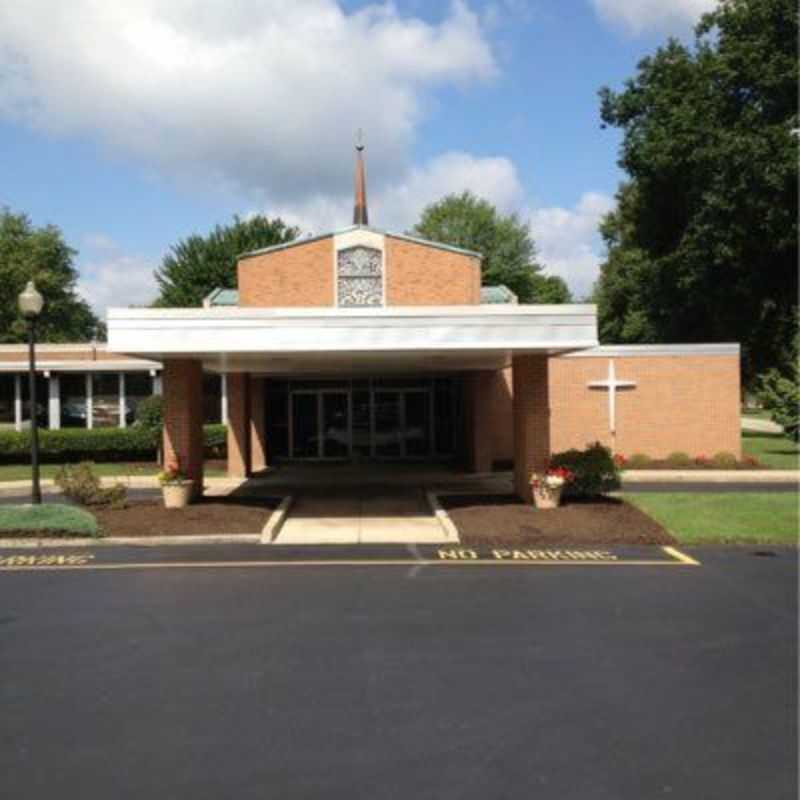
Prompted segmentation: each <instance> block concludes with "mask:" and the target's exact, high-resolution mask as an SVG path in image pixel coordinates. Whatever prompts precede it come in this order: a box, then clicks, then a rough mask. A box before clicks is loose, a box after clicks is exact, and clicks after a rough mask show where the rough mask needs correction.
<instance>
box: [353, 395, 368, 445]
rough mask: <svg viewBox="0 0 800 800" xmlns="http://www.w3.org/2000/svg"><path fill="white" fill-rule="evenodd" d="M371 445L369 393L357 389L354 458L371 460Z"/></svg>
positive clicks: (355, 397)
mask: <svg viewBox="0 0 800 800" xmlns="http://www.w3.org/2000/svg"><path fill="white" fill-rule="evenodd" d="M371 444H372V435H371V433H370V399H369V392H368V391H361V390H360V389H356V390H354V391H353V456H354V457H357V458H369V457H370V456H371V455H372V447H371Z"/></svg>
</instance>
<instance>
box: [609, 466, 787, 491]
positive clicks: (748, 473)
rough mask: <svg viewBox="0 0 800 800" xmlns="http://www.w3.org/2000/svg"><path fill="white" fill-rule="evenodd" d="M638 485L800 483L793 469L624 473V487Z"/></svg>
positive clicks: (668, 470)
mask: <svg viewBox="0 0 800 800" xmlns="http://www.w3.org/2000/svg"><path fill="white" fill-rule="evenodd" d="M638 483H754V484H758V483H800V471H798V470H792V469H758V470H755V469H753V470H745V469H738V470H737V469H732V470H722V469H636V470H626V471H625V472H623V473H622V485H623V487H624V486H625V485H626V484H638Z"/></svg>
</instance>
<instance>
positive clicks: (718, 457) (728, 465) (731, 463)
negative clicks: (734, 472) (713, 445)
mask: <svg viewBox="0 0 800 800" xmlns="http://www.w3.org/2000/svg"><path fill="white" fill-rule="evenodd" d="M711 464H712V466H713V467H714V468H715V469H736V467H738V466H739V459H738V458H736V456H735V455H734V454H733V453H726V452H722V453H715V454H714V457H713V458H712V459H711Z"/></svg>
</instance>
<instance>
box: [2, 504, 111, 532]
mask: <svg viewBox="0 0 800 800" xmlns="http://www.w3.org/2000/svg"><path fill="white" fill-rule="evenodd" d="M25 532H30V533H32V534H33V533H35V534H39V533H44V534H50V535H54V534H60V535H62V536H64V535H66V536H97V535H98V528H97V520H95V518H94V517H93V516H92V515H91V514H90V513H89V512H88V511H83V510H81V509H80V508H74V507H73V506H62V505H59V504H56V503H48V504H46V505H41V506H0V536H3V535H8V534H12V535H14V534H19V535H25Z"/></svg>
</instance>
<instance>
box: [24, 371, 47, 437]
mask: <svg viewBox="0 0 800 800" xmlns="http://www.w3.org/2000/svg"><path fill="white" fill-rule="evenodd" d="M19 383H20V390H21V391H20V393H21V395H22V427H23V428H30V426H31V399H30V387H31V384H30V377H29V376H28V375H21V376H20V382H19ZM49 386H50V381H49V380H48V379H47V378H45V377H44V376H43V375H39V374H38V373H37V375H36V423H37V425H38V426H39V427H40V428H46V427H47V417H48V412H47V406H48V397H49V391H50V389H49Z"/></svg>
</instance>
